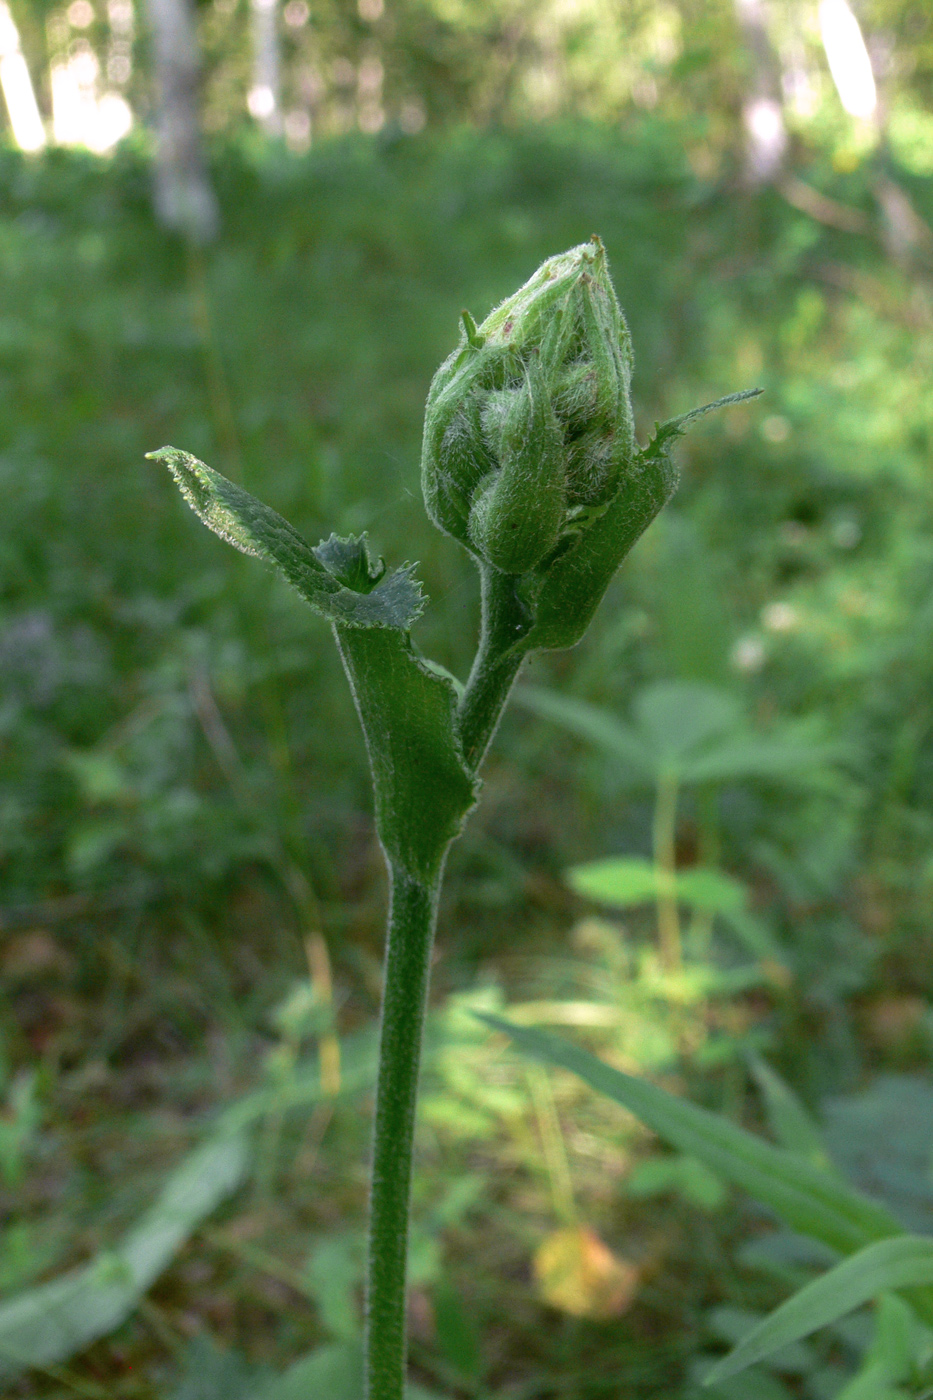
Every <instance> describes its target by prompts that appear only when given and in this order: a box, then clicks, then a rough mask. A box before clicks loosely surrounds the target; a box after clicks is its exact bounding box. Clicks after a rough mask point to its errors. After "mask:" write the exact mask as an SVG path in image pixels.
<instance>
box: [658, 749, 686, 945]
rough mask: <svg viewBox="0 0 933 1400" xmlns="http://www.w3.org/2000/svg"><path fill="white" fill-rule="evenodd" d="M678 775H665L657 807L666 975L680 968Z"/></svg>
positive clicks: (660, 929)
mask: <svg viewBox="0 0 933 1400" xmlns="http://www.w3.org/2000/svg"><path fill="white" fill-rule="evenodd" d="M678 786H679V784H678V781H677V774H676V773H670V772H668V773H662V774H661V776H660V777H659V779H658V791H657V796H656V799H655V804H654V833H653V834H654V860H655V865H656V866H657V869H658V942H659V945H660V953H661V966H662V967H663V968H664V971H665V972H679V971H680V967H681V948H680V918H679V916H678V913H677V882H676V881H677V877H676V868H675V841H676V835H677V789H678Z"/></svg>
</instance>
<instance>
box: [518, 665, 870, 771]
mask: <svg viewBox="0 0 933 1400" xmlns="http://www.w3.org/2000/svg"><path fill="white" fill-rule="evenodd" d="M515 700H516V702H517V703H518V704H519V705H522V706H523V707H524V708H525V709H528V710H531V711H532V712H533V713H534V714H536V715H539V716H540V717H541V718H542V719H550V720H552V721H553V722H554V723H555V724H559V725H561V726H562V727H563V728H564V729H568V730H570V731H571V733H574V734H576V735H578V736H579V737H580V738H581V739H586V740H588V741H589V742H590V743H592V744H595V745H596V746H597V747H598V748H601V749H603V751H604V752H606V753H608V754H610V755H611V756H612V757H613V758H615V759H616V760H617V761H619V762H620V763H621V765H622V770H623V774H622V775H623V776H626V775H627V776H628V778H629V779H630V780H635V781H638V782H656V781H657V779H658V778H659V777H661V776H662V775H663V774H667V775H670V776H673V777H676V778H677V779H678V781H680V782H681V783H704V782H712V783H723V782H735V781H737V780H739V779H743V778H770V779H771V780H773V781H775V782H793V783H798V782H801V781H806V782H815V781H819V780H821V779H822V778H823V777H825V774H826V771H827V769H828V768H830V767H831V766H832V765H833V764H835V763H836V762H838V760H839V758H840V757H841V755H842V750H841V749H840V747H839V745H831V744H827V743H823V742H819V741H817V740H816V739H813V738H811V737H810V736H809V735H808V734H805V733H803V732H801V731H800V730H799V729H798V728H791V727H789V726H785V729H784V732H783V733H779V734H758V733H755V732H754V731H753V730H751V729H749V728H748V725H747V723H746V721H745V719H744V717H743V716H742V712H741V709H740V706H739V703H738V701H737V699H736V697H735V696H734V695H732V694H731V693H730V692H729V691H725V690H721V689H719V688H718V687H716V686H710V685H705V684H702V683H700V682H697V681H659V682H656V683H654V684H652V685H649V686H646V687H645V688H644V689H643V690H641V691H639V692H638V694H637V695H636V696H635V699H634V701H633V703H632V721H631V723H627V722H626V721H624V720H621V719H619V718H618V717H617V716H616V715H614V714H612V713H610V712H609V711H607V710H604V709H602V708H601V707H600V706H598V705H591V704H589V703H588V702H587V701H584V700H573V699H568V698H567V697H565V696H562V695H558V694H556V693H554V692H553V691H550V690H547V689H545V688H544V687H541V686H530V685H523V686H520V687H519V688H518V689H517V690H516V692H515Z"/></svg>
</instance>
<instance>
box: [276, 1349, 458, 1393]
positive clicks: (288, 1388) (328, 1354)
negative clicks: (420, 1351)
mask: <svg viewBox="0 0 933 1400" xmlns="http://www.w3.org/2000/svg"><path fill="white" fill-rule="evenodd" d="M362 1394H363V1353H362V1350H361V1349H360V1347H359V1345H354V1344H348V1343H344V1342H336V1343H334V1344H333V1345H331V1346H323V1347H318V1348H317V1350H316V1351H312V1352H310V1353H309V1354H308V1355H307V1356H303V1357H301V1358H300V1360H298V1361H296V1362H294V1364H293V1365H291V1366H290V1367H289V1368H288V1370H287V1371H286V1372H285V1374H284V1375H282V1376H278V1377H277V1378H276V1379H275V1380H273V1381H270V1382H269V1383H268V1384H267V1385H264V1386H263V1387H262V1389H260V1390H258V1391H256V1392H255V1393H254V1394H253V1395H252V1396H250V1400H361V1397H362ZM406 1400H440V1397H439V1396H437V1395H435V1394H434V1393H433V1392H431V1391H427V1390H423V1389H422V1388H421V1386H420V1385H409V1386H408V1388H407V1394H406Z"/></svg>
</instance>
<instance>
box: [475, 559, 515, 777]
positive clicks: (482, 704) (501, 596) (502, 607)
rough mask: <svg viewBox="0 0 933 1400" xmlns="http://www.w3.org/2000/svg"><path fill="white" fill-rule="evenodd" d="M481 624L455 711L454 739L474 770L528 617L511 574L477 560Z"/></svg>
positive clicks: (510, 680) (511, 678)
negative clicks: (456, 736) (457, 736)
mask: <svg viewBox="0 0 933 1400" xmlns="http://www.w3.org/2000/svg"><path fill="white" fill-rule="evenodd" d="M479 567H480V581H481V584H482V622H481V626H480V638H479V647H478V649H477V652H476V659H475V660H474V662H473V669H472V670H471V671H470V675H469V679H468V680H467V683H466V688H465V689H464V692H463V698H462V699H461V701H460V705H459V708H458V711H457V723H458V726H459V730H460V742H461V744H462V746H463V756H464V758H465V759H466V761H467V764H468V766H469V767H470V768H471V769H472V770H473V771H474V772H475V771H476V770H477V768H479V765H480V764H481V763H482V761H483V756H484V754H485V753H486V750H487V749H488V747H489V744H490V742H491V740H492V736H493V734H495V732H496V727H497V725H498V723H499V720H500V718H501V716H502V711H503V709H504V708H505V702H506V700H508V698H509V691H510V690H511V689H512V686H513V685H514V683H515V678H516V676H517V675H518V673H519V670H520V669H521V664H522V662H523V661H524V659H525V650H524V648H523V647H522V645H521V643H522V640H523V638H524V637H525V636H526V635H527V633H528V632H529V631H530V629H531V624H532V618H531V615H530V613H529V611H528V609H527V607H526V606H525V604H524V603H523V602H522V600H521V599H520V598H519V596H518V593H517V591H516V584H517V582H518V579H517V577H516V576H515V575H514V574H503V573H500V572H499V570H498V569H494V568H493V567H492V565H491V564H486V563H484V562H483V563H481V564H480V566H479Z"/></svg>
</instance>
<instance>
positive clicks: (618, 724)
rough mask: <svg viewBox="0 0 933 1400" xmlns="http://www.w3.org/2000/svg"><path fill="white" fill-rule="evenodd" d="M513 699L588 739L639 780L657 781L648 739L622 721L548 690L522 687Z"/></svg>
mask: <svg viewBox="0 0 933 1400" xmlns="http://www.w3.org/2000/svg"><path fill="white" fill-rule="evenodd" d="M512 698H513V700H514V702H515V703H516V704H517V705H521V706H522V708H523V709H526V710H530V711H531V712H532V714H536V715H538V716H540V718H541V719H550V720H553V721H554V723H555V724H559V725H561V726H562V727H563V728H564V729H569V730H570V731H571V733H573V734H577V735H579V737H580V738H581V739H588V740H589V741H590V742H591V743H593V744H596V745H597V746H598V747H599V748H601V749H603V750H605V752H606V753H610V754H612V756H613V758H617V759H620V760H621V761H622V763H624V764H626V765H627V766H628V767H629V768H631V769H633V770H634V772H636V773H637V774H638V775H639V777H642V778H649V779H650V778H653V777H654V764H653V761H652V756H651V754H649V753H647V752H646V750H645V741H644V738H643V737H642V736H641V735H640V734H638V733H637V732H636V730H634V729H633V728H632V726H631V725H629V724H625V723H624V722H623V721H622V720H620V719H617V718H616V717H615V715H611V714H609V713H608V711H606V710H603V709H600V707H599V706H598V705H590V704H588V702H587V701H585V700H572V699H568V697H567V696H565V695H558V694H556V693H555V692H554V691H552V690H547V689H545V687H544V686H537V685H521V686H518V688H517V689H516V690H515V691H514V692H513V695H512Z"/></svg>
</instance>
